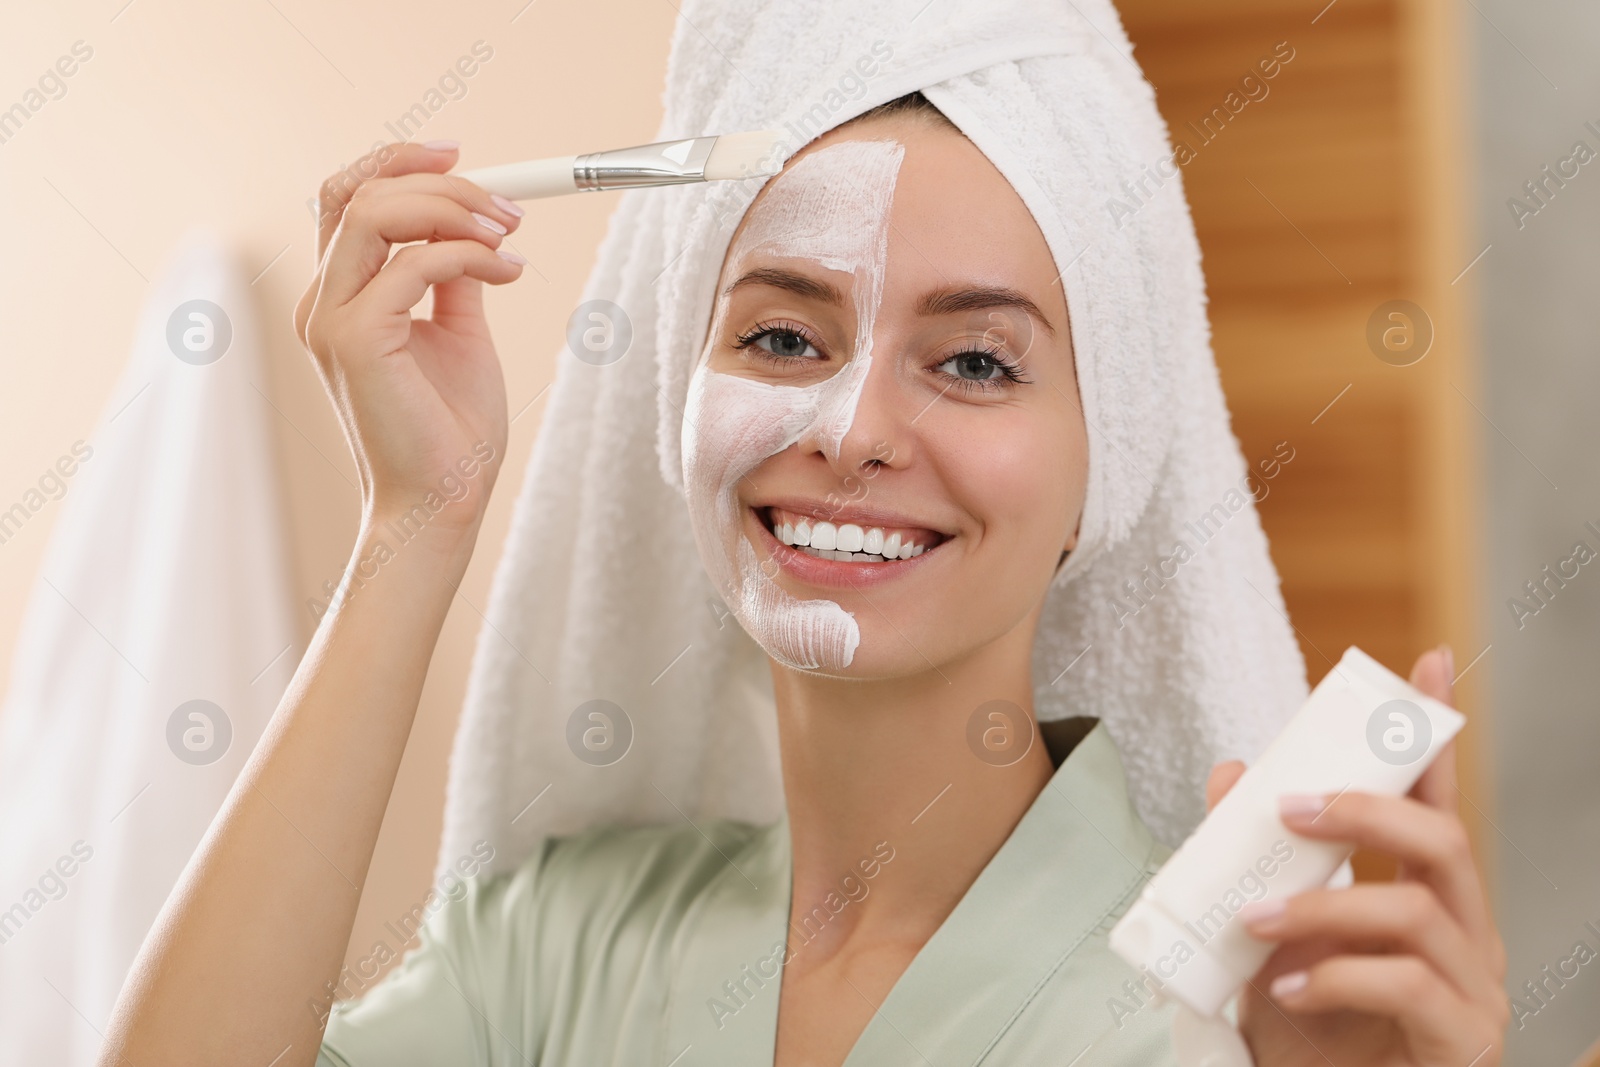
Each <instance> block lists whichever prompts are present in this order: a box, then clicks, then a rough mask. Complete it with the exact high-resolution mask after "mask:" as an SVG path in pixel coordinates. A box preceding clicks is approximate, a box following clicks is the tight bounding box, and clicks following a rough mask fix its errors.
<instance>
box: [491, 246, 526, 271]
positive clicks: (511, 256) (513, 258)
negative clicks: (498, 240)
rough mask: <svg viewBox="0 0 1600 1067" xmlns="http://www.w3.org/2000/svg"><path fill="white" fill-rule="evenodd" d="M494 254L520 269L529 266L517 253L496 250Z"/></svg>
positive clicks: (500, 249) (501, 249)
mask: <svg viewBox="0 0 1600 1067" xmlns="http://www.w3.org/2000/svg"><path fill="white" fill-rule="evenodd" d="M494 254H495V255H497V256H499V257H500V258H501V259H503V260H505V261H506V262H507V263H515V264H516V265H517V266H519V267H525V266H527V264H528V261H527V260H526V259H523V258H522V257H521V256H519V255H517V254H516V253H515V252H508V251H506V250H505V249H504V248H497V249H495V250H494Z"/></svg>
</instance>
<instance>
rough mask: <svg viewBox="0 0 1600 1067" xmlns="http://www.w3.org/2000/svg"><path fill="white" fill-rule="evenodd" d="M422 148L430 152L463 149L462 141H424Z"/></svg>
mask: <svg viewBox="0 0 1600 1067" xmlns="http://www.w3.org/2000/svg"><path fill="white" fill-rule="evenodd" d="M422 147H423V148H426V149H427V150H428V151H430V152H450V151H453V150H454V149H457V148H460V147H461V142H460V141H423V142H422Z"/></svg>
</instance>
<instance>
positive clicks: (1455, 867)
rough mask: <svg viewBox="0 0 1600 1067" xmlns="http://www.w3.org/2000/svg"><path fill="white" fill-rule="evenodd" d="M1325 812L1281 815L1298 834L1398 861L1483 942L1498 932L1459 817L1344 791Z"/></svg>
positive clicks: (1406, 800)
mask: <svg viewBox="0 0 1600 1067" xmlns="http://www.w3.org/2000/svg"><path fill="white" fill-rule="evenodd" d="M1326 800H1327V801H1328V803H1327V804H1326V806H1324V807H1323V808H1322V809H1321V810H1320V811H1317V810H1313V809H1312V808H1311V807H1309V806H1307V807H1305V808H1298V807H1295V806H1292V805H1286V806H1283V807H1281V808H1280V811H1279V814H1280V817H1281V818H1282V819H1283V824H1284V826H1286V827H1288V828H1289V829H1290V830H1293V831H1294V832H1295V833H1297V834H1304V835H1305V836H1307V837H1315V838H1321V839H1324V840H1331V841H1343V842H1348V843H1349V844H1352V845H1356V846H1358V847H1361V848H1370V849H1376V850H1377V851H1380V852H1385V853H1388V854H1389V855H1391V856H1394V857H1396V858H1397V859H1399V860H1400V862H1401V863H1402V864H1404V865H1405V867H1406V869H1407V870H1408V872H1411V873H1412V876H1413V877H1416V878H1418V879H1419V880H1421V881H1422V882H1424V883H1426V884H1427V885H1428V886H1429V887H1431V888H1432V889H1433V891H1434V892H1436V893H1438V894H1439V899H1440V901H1442V902H1443V904H1444V906H1445V908H1446V909H1447V910H1448V911H1449V913H1450V914H1451V915H1452V916H1454V917H1455V920H1456V921H1457V922H1458V923H1460V924H1461V926H1462V928H1463V929H1464V930H1466V932H1467V935H1468V936H1469V937H1470V938H1473V939H1474V940H1475V941H1479V942H1480V943H1482V942H1483V941H1485V940H1486V939H1487V938H1488V937H1489V936H1490V935H1491V934H1492V933H1493V931H1494V924H1493V922H1492V920H1491V919H1490V917H1489V908H1488V900H1487V898H1486V896H1485V894H1484V891H1483V883H1482V881H1481V880H1480V879H1479V877H1478V868H1477V866H1476V864H1474V862H1473V858H1472V843H1471V841H1470V840H1469V839H1468V838H1467V831H1466V827H1464V826H1462V825H1461V820H1460V819H1458V818H1456V817H1455V816H1454V815H1452V814H1450V813H1448V812H1444V811H1440V810H1439V809H1438V808H1435V807H1432V806H1431V805H1428V804H1424V803H1423V802H1422V801H1420V800H1416V799H1413V798H1410V797H1385V796H1377V795H1374V794H1372V793H1357V792H1353V791H1352V792H1345V793H1339V794H1337V795H1336V796H1333V797H1328V798H1326Z"/></svg>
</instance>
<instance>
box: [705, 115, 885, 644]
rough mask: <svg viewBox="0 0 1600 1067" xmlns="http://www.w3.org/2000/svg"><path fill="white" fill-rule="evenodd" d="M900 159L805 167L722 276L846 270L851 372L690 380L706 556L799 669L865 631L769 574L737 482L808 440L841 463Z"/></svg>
mask: <svg viewBox="0 0 1600 1067" xmlns="http://www.w3.org/2000/svg"><path fill="white" fill-rule="evenodd" d="M904 154H905V148H904V146H902V145H901V144H900V143H899V142H897V141H845V142H841V143H839V144H837V145H831V146H829V147H828V148H824V149H822V150H820V151H817V152H815V153H813V154H811V155H808V156H806V157H805V158H803V159H801V160H799V161H798V162H796V163H795V164H794V165H793V166H792V167H790V168H789V169H788V170H786V171H785V172H784V173H783V174H782V175H780V176H779V177H778V178H776V179H774V182H773V185H772V186H771V187H770V188H769V189H768V190H767V192H766V194H765V195H764V196H763V197H762V200H761V203H759V204H758V205H756V207H755V208H754V209H753V210H752V212H751V215H750V217H749V218H748V219H747V220H746V223H745V228H744V230H743V232H742V234H741V243H740V251H739V254H738V257H737V259H736V260H735V261H733V262H731V263H730V264H729V266H728V270H727V272H726V273H727V275H728V277H730V278H736V277H738V276H739V275H740V274H741V273H742V272H743V263H744V261H745V260H746V259H747V258H749V257H750V256H751V255H753V254H754V253H757V252H764V253H766V254H768V255H773V256H780V257H790V258H800V259H811V260H814V261H816V262H817V263H818V264H819V265H821V266H823V267H825V268H827V269H829V270H836V271H844V272H847V273H849V274H850V275H851V277H852V282H851V289H852V296H853V298H854V302H855V307H856V312H857V327H856V340H855V350H854V352H853V353H851V358H850V360H849V361H848V362H847V363H846V364H845V366H844V367H843V368H841V369H840V370H839V371H838V372H836V373H835V374H833V375H832V376H831V377H829V378H827V379H825V380H824V381H821V382H818V383H816V384H814V385H808V386H785V385H771V384H768V383H765V382H758V381H753V380H751V379H748V378H742V377H739V376H738V375H732V374H722V373H719V372H716V371H713V370H711V369H710V366H709V364H707V363H706V362H704V361H703V360H702V362H701V364H700V366H699V367H698V369H697V370H696V371H695V374H694V376H693V377H692V378H691V379H690V383H689V394H688V397H687V404H686V407H685V417H684V424H683V464H684V484H685V487H686V489H687V492H688V498H689V514H690V520H691V522H692V524H693V526H694V532H695V538H696V540H697V542H698V543H699V545H700V550H701V556H702V558H703V559H705V560H706V561H707V566H708V570H709V571H710V573H711V578H712V581H713V582H714V583H715V584H716V586H717V588H718V590H719V591H720V592H721V593H722V595H723V598H724V599H725V600H727V602H728V605H729V607H730V608H731V609H732V610H733V612H734V614H735V616H736V617H737V618H738V619H739V621H740V623H741V624H742V625H743V626H744V627H745V629H746V630H747V631H749V633H750V635H751V636H752V637H754V638H755V639H756V641H757V642H758V643H759V644H760V645H761V646H762V648H763V649H765V650H766V652H767V654H768V655H770V656H772V657H773V658H774V659H776V660H778V661H779V662H780V663H783V664H785V665H787V666H790V667H794V668H797V669H802V670H819V669H821V670H838V669H842V668H844V667H848V666H849V665H850V662H851V661H852V660H853V659H854V658H855V651H856V648H857V646H858V645H859V644H860V641H861V630H860V627H859V626H858V625H857V624H856V620H855V617H854V616H853V615H851V614H850V613H849V612H847V611H845V610H844V608H842V607H840V606H839V605H838V604H837V603H835V602H834V601H832V600H826V599H816V600H800V599H797V598H796V597H793V596H791V595H789V594H788V593H787V592H785V591H784V590H783V589H782V588H781V587H780V586H779V585H778V584H777V583H776V582H775V581H773V579H772V577H771V575H770V574H769V573H768V572H769V571H772V569H773V565H772V564H770V563H768V564H765V566H764V565H763V561H762V560H761V559H759V558H758V556H757V554H756V551H755V549H754V547H753V546H752V545H751V544H750V541H749V539H748V538H747V537H746V536H745V533H744V519H745V516H744V514H743V506H742V505H741V504H740V503H739V499H738V490H739V482H740V480H741V479H743V478H744V477H745V476H746V475H748V474H749V473H750V472H751V471H753V470H754V469H755V468H756V467H758V466H760V465H761V463H762V462H764V461H765V460H766V459H767V458H768V457H769V456H774V455H776V454H777V453H779V452H782V451H783V450H784V449H786V448H788V447H789V446H790V445H792V444H794V443H795V442H797V441H799V440H801V438H803V437H814V438H815V439H817V440H818V441H819V442H820V443H821V446H822V448H823V451H824V452H825V453H826V454H827V455H828V456H829V458H830V459H833V460H835V461H837V459H838V456H839V450H840V448H841V447H842V446H843V442H844V438H845V435H846V434H848V433H849V431H850V425H851V423H852V421H853V420H854V417H855V409H856V403H857V401H858V400H859V399H860V396H861V389H862V386H863V384H864V383H865V381H866V376H867V371H868V370H869V369H870V367H871V364H872V358H871V347H872V328H873V322H874V320H875V318H876V315H877V310H878V303H879V299H880V297H881V294H882V292H883V271H884V262H885V260H886V258H887V255H888V237H889V235H888V219H889V208H890V204H891V202H892V200H893V196H894V185H895V179H896V177H897V175H898V173H899V169H900V161H901V159H902V158H903V156H904ZM719 320H720V316H719ZM720 327H721V322H720V321H719V322H717V323H714V324H713V328H712V331H711V340H710V341H709V342H708V347H709V345H712V344H715V343H717V338H718V336H719V335H720V333H721V329H720Z"/></svg>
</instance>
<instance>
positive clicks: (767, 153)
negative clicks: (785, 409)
mask: <svg viewBox="0 0 1600 1067" xmlns="http://www.w3.org/2000/svg"><path fill="white" fill-rule="evenodd" d="M782 137H783V135H782V134H781V133H779V132H778V131H777V130H755V131H752V132H750V133H728V134H722V135H721V136H717V137H691V138H689V139H687V140H682V141H659V142H657V143H655V144H645V145H635V146H633V147H631V148H613V149H611V150H610V151H608V152H590V153H588V154H586V155H579V156H555V157H553V158H550V159H530V160H525V161H524V162H521V163H506V164H502V165H501V166H498V167H480V168H478V169H476V170H469V171H465V172H463V173H462V174H461V177H463V178H466V179H467V180H469V181H472V182H475V183H477V184H478V185H480V186H482V187H483V188H484V189H485V190H486V191H488V192H491V193H499V194H500V195H501V196H503V197H506V198H507V199H509V200H537V199H541V198H543V197H547V196H565V195H566V194H567V193H580V192H591V191H599V190H602V189H637V188H641V187H644V186H651V185H684V184H687V183H689V182H714V181H732V180H738V179H740V178H759V177H765V176H767V175H771V174H776V173H778V171H779V170H780V169H781V167H782V164H781V162H780V161H778V160H777V154H776V152H775V151H774V149H776V148H777V146H778V142H779V141H780V140H781V139H782Z"/></svg>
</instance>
